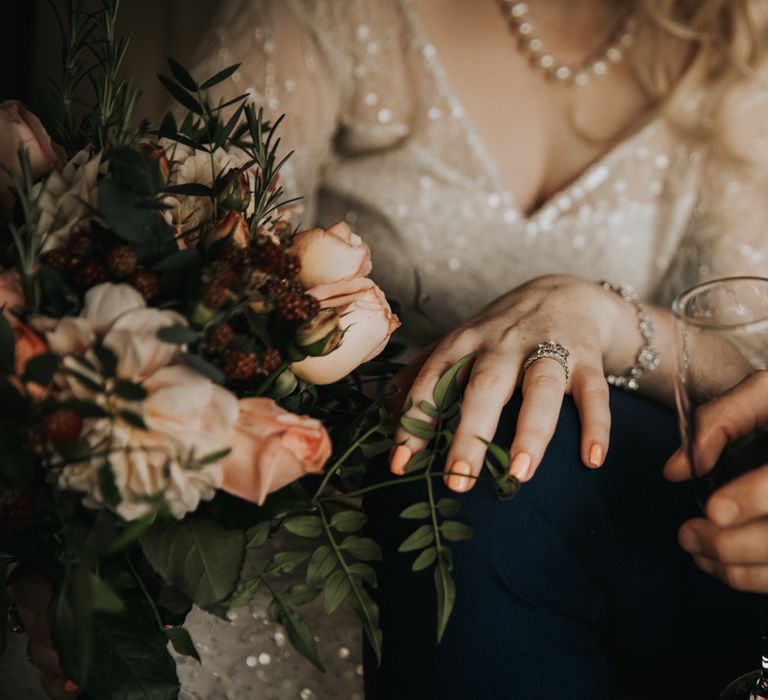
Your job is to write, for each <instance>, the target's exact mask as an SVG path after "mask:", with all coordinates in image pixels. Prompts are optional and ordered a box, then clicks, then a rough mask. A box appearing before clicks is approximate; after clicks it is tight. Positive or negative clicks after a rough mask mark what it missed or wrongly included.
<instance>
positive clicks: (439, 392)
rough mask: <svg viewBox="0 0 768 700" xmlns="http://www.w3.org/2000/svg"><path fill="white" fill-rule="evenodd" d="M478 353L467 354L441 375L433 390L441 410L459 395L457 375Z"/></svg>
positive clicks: (436, 402)
mask: <svg viewBox="0 0 768 700" xmlns="http://www.w3.org/2000/svg"><path fill="white" fill-rule="evenodd" d="M476 354H477V353H474V352H473V353H470V354H469V355H465V356H464V357H462V358H461V359H460V360H459V361H458V362H456V363H455V364H454V365H453V366H451V368H450V369H448V370H447V371H446V372H445V373H444V374H443V376H442V377H440V379H439V380H438V382H437V384H435V389H434V392H433V398H434V400H435V405H436V406H437V408H439V409H440V410H445V409H447V408H448V407H449V406H450V405H451V404H453V403H454V402H455V401H456V399H457V398H458V397H459V389H458V387H457V385H456V376H457V375H458V373H459V372H460V371H461V369H462V368H463V367H464V365H466V364H467V363H468V362H469V361H470V360H472V359H473V358H474V357H475V355H476Z"/></svg>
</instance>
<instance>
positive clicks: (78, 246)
mask: <svg viewBox="0 0 768 700" xmlns="http://www.w3.org/2000/svg"><path fill="white" fill-rule="evenodd" d="M66 247H67V252H68V253H69V254H70V255H71V256H72V257H74V258H86V257H88V256H89V255H91V254H92V253H93V251H94V249H95V245H94V240H93V236H92V235H91V233H90V232H89V231H75V232H74V233H73V234H72V235H71V236H70V237H69V238H68V239H67V246H66Z"/></svg>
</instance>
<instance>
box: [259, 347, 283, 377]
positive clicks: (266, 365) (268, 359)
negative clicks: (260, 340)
mask: <svg viewBox="0 0 768 700" xmlns="http://www.w3.org/2000/svg"><path fill="white" fill-rule="evenodd" d="M282 361H283V358H282V357H281V355H280V351H279V350H278V349H277V348H267V349H266V350H264V351H263V352H261V353H259V361H258V366H259V367H258V368H259V371H260V373H261V374H270V373H271V372H274V371H275V370H276V369H277V368H278V367H279V366H280V363H281V362H282Z"/></svg>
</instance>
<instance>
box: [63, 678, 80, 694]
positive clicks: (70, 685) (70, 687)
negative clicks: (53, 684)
mask: <svg viewBox="0 0 768 700" xmlns="http://www.w3.org/2000/svg"><path fill="white" fill-rule="evenodd" d="M79 690H80V686H79V685H78V684H77V683H75V682H74V681H73V680H70V679H69V678H67V680H65V681H64V692H65V693H69V695H74V694H75V693H77V692H78V691H79Z"/></svg>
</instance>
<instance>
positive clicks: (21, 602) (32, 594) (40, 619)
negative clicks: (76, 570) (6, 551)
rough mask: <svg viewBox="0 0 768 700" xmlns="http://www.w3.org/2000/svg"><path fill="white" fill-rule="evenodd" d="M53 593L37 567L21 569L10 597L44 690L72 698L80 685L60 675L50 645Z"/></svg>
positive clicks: (57, 699)
mask: <svg viewBox="0 0 768 700" xmlns="http://www.w3.org/2000/svg"><path fill="white" fill-rule="evenodd" d="M52 596H53V585H52V583H51V580H50V579H49V578H48V577H47V576H45V575H44V574H42V573H40V572H37V571H27V572H24V573H23V574H22V575H21V576H19V577H17V579H16V581H15V582H14V584H13V585H12V586H11V598H12V599H13V601H14V602H15V603H16V605H17V606H18V608H19V616H20V618H21V622H22V624H23V625H24V629H25V631H26V633H27V636H28V637H29V655H30V660H31V661H32V663H33V664H35V666H37V667H38V668H39V669H40V671H41V672H42V677H41V683H42V686H43V690H44V691H45V693H46V695H48V697H49V698H52V700H72V698H74V697H76V696H77V694H78V693H79V690H80V689H79V688H78V687H77V685H76V684H75V683H74V682H73V681H71V680H69V679H68V678H67V677H66V676H64V675H63V673H62V671H61V666H60V664H59V655H58V654H57V653H56V649H54V647H53V641H52V640H51V630H50V627H49V626H48V618H47V615H48V607H49V606H50V604H51V598H52Z"/></svg>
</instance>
